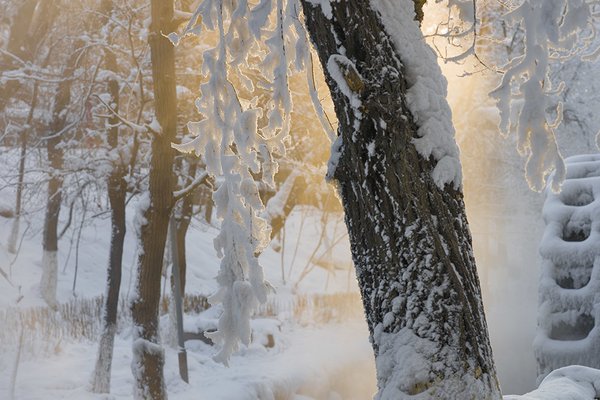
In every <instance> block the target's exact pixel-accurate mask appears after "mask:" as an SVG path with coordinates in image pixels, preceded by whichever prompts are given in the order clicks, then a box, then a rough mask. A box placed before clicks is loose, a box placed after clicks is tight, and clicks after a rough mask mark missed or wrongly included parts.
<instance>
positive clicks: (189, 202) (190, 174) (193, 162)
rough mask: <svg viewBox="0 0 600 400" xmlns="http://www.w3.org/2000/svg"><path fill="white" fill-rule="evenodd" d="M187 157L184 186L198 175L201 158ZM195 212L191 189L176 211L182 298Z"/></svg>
mask: <svg viewBox="0 0 600 400" xmlns="http://www.w3.org/2000/svg"><path fill="white" fill-rule="evenodd" d="M185 159H186V162H187V165H188V169H187V174H186V175H187V179H186V182H185V185H184V187H186V186H189V185H191V184H192V182H193V181H194V178H195V177H196V173H197V171H198V163H199V160H198V158H196V157H185ZM181 164H184V160H183V157H182V158H181ZM193 212H194V191H191V192H190V193H189V194H188V195H187V196H185V197H184V198H183V199H182V200H181V205H180V206H179V209H178V211H177V212H176V213H175V221H176V223H177V253H178V258H177V259H178V261H179V283H180V288H181V296H182V298H183V297H184V296H185V282H186V279H185V277H186V271H187V261H186V246H185V237H186V235H187V232H188V229H189V227H190V223H191V222H192V215H193ZM172 279H173V276H171V280H172ZM173 284H174V283H173V282H171V285H173Z"/></svg>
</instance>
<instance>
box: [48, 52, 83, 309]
mask: <svg viewBox="0 0 600 400" xmlns="http://www.w3.org/2000/svg"><path fill="white" fill-rule="evenodd" d="M80 45H81V42H78V43H76V45H75V48H78V47H79V46H80ZM79 56H80V53H79V51H77V50H74V51H73V52H72V53H71V55H70V56H69V59H68V61H67V66H66V68H65V69H64V71H63V77H64V78H65V79H64V80H63V81H61V82H60V83H59V84H58V87H57V89H56V97H55V99H54V103H53V108H52V122H51V123H50V128H49V129H48V131H47V132H46V137H45V141H46V153H47V156H48V164H49V175H50V176H49V180H48V200H47V202H46V215H45V219H44V232H43V239H42V247H43V251H44V253H43V256H42V278H41V280H40V292H41V295H42V298H43V299H44V300H45V301H46V303H48V305H49V306H50V307H56V285H57V280H58V216H59V213H60V206H61V204H62V185H63V164H64V148H63V141H62V138H63V136H64V135H65V134H66V130H67V129H68V126H67V114H68V112H67V107H68V106H69V104H70V102H71V86H72V82H73V79H71V78H72V77H73V74H74V72H75V66H76V63H77V60H78V58H79Z"/></svg>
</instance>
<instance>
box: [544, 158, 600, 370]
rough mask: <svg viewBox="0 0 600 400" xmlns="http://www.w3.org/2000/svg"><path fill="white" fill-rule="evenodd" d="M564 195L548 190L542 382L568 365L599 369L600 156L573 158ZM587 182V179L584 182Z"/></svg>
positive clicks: (569, 160) (545, 207)
mask: <svg viewBox="0 0 600 400" xmlns="http://www.w3.org/2000/svg"><path fill="white" fill-rule="evenodd" d="M565 161H566V165H567V170H566V172H567V174H566V180H565V181H564V183H563V186H562V191H561V193H560V194H558V193H554V192H552V191H551V190H548V191H547V198H546V202H545V204H544V210H543V215H544V220H545V221H546V230H545V233H544V238H543V239H542V242H541V243H540V254H541V256H542V260H543V261H542V268H541V269H542V274H541V279H540V284H539V318H538V321H539V326H538V332H537V336H536V340H535V342H534V351H535V356H536V359H537V362H538V381H541V380H542V379H543V378H544V377H545V376H546V375H548V373H550V372H551V371H553V370H556V369H558V368H560V367H565V366H568V365H585V366H588V367H594V368H600V359H599V358H598V353H597V351H596V349H597V348H598V346H600V336H599V335H598V334H597V333H596V331H597V329H596V327H597V321H598V319H599V318H600V306H599V305H598V299H597V296H598V295H597V293H598V291H599V289H600V281H599V280H598V274H597V267H598V256H599V255H600V248H599V247H598V242H597V240H595V239H594V236H595V232H594V231H595V229H594V228H593V226H594V225H595V224H596V223H597V221H596V219H597V215H598V212H597V210H598V205H597V202H596V201H595V200H596V196H597V193H599V191H600V174H599V172H598V171H599V168H600V155H598V154H587V155H581V156H574V157H570V158H568V159H566V160H565ZM582 178H583V179H582Z"/></svg>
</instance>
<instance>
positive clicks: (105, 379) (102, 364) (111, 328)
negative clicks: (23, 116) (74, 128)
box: [91, 0, 127, 393]
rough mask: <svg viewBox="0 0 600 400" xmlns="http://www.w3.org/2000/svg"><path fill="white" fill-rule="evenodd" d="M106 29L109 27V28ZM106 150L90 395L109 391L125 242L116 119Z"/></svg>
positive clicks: (114, 99)
mask: <svg viewBox="0 0 600 400" xmlns="http://www.w3.org/2000/svg"><path fill="white" fill-rule="evenodd" d="M112 8H113V1H112V0H103V1H102V8H101V11H102V13H103V14H104V15H106V16H107V18H106V20H105V21H104V22H105V23H106V24H108V16H110V15H111V13H112ZM109 29H110V28H109ZM104 63H105V67H106V69H107V70H108V71H111V72H114V73H116V72H117V69H118V68H117V58H116V55H115V53H113V52H112V51H110V50H105V52H104ZM108 94H109V95H110V102H109V104H110V105H111V107H112V108H113V110H114V111H115V112H119V82H118V81H117V79H116V75H113V76H112V78H111V79H110V80H109V81H108ZM108 126H109V129H108V137H107V144H108V151H109V154H110V157H109V158H110V159H111V161H112V170H111V172H110V175H109V177H108V185H107V189H108V198H109V201H110V207H111V228H112V229H111V237H110V254H109V259H108V269H107V272H106V275H107V276H106V292H105V297H104V314H103V321H102V322H103V329H102V334H101V336H100V343H99V345H98V355H97V358H96V366H95V368H94V375H93V376H92V384H91V389H92V391H93V392H94V393H109V392H110V374H111V366H112V358H113V347H114V341H115V333H116V330H117V311H118V307H119V289H120V287H121V270H122V262H123V244H124V241H125V230H126V225H125V196H126V194H127V183H126V182H125V174H126V168H125V165H124V162H123V160H121V159H120V157H119V152H118V150H119V120H118V118H117V117H116V116H113V117H112V118H109V120H108Z"/></svg>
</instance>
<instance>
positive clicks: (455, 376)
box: [302, 0, 501, 400]
mask: <svg viewBox="0 0 600 400" xmlns="http://www.w3.org/2000/svg"><path fill="white" fill-rule="evenodd" d="M302 3H303V8H304V14H305V16H306V24H307V28H308V31H309V33H310V36H311V39H312V41H313V44H314V46H315V47H316V49H317V52H318V54H319V58H320V60H321V64H322V65H323V69H324V71H325V75H326V81H327V84H328V86H329V88H330V90H331V94H332V97H333V101H334V104H335V110H336V114H337V117H338V120H339V128H338V134H339V138H338V140H337V141H336V143H335V144H334V146H333V150H332V151H333V152H334V154H333V156H332V162H331V163H330V171H329V175H330V177H332V178H334V179H335V180H336V181H337V183H338V185H339V193H340V196H341V198H342V202H343V205H344V208H345V212H346V223H347V226H348V231H349V234H350V243H351V247H352V254H353V260H354V264H355V267H356V272H357V278H358V281H359V286H360V290H361V293H362V298H363V304H364V307H365V314H366V318H367V323H368V326H369V330H370V334H371V341H372V345H373V349H374V352H375V359H376V365H377V375H378V376H377V378H378V387H379V393H378V394H377V396H376V398H377V399H381V400H384V399H385V400H392V399H393V400H398V399H405V398H419V399H499V398H500V397H501V395H500V389H499V385H498V382H497V379H496V371H495V367H494V363H493V360H492V351H491V347H490V343H489V338H488V333H487V326H486V321H485V317H484V313H483V306H482V301H481V293H480V288H479V280H478V278H477V272H476V268H475V262H474V259H473V254H472V250H471V236H470V232H469V228H468V225H467V220H466V216H465V210H464V203H463V195H462V192H461V189H460V183H459V182H457V181H459V178H457V176H459V175H460V172H459V171H457V170H456V168H457V166H456V165H454V166H453V164H452V162H453V161H452V160H451V159H449V158H446V157H445V156H446V155H450V156H451V157H453V158H454V159H455V158H456V156H457V153H456V152H454V150H451V149H452V146H453V145H454V143H451V144H448V143H449V142H447V141H446V142H444V143H443V144H440V143H441V142H436V143H434V142H435V141H436V140H438V139H439V136H436V135H438V134H439V133H438V132H437V131H441V130H443V129H444V128H445V127H444V126H442V125H440V124H438V122H439V121H437V120H435V118H438V117H439V115H444V114H445V113H446V109H447V104H446V103H445V100H444V99H443V96H444V95H445V90H446V89H445V86H444V85H441V86H442V87H440V86H439V85H438V86H436V85H437V84H438V83H439V82H443V83H444V84H445V81H444V80H443V79H442V78H441V72H440V71H439V68H438V67H437V65H436V64H435V58H433V57H429V56H430V54H426V53H422V52H423V51H424V50H423V49H422V48H423V46H426V45H425V44H424V42H423V39H422V35H420V32H419V31H418V27H417V23H416V22H415V21H414V20H413V19H414V8H413V7H414V5H413V2H412V1H410V0H396V1H386V0H372V1H368V0H347V1H343V2H328V1H327V2H323V1H322V2H315V1H308V0H304V1H303V2H302ZM376 9H377V10H378V11H376ZM382 15H383V16H382ZM390 21H392V22H393V23H392V24H390V23H389V22H390ZM392 26H395V28H394V29H396V31H393V32H392V31H391V27H392ZM415 32H416V33H415ZM398 38H401V39H402V38H404V39H406V40H404V41H402V40H398ZM425 51H426V52H427V51H429V49H427V50H425ZM422 54H425V55H426V56H427V57H424V58H423V57H422ZM411 57H412V58H411ZM415 57H417V59H415ZM420 78H424V79H421V80H419V79H420ZM419 85H421V86H420V87H419ZM430 86H432V87H433V92H427V89H428V88H429V87H430ZM423 88H425V89H423ZM437 95H439V97H436V96H437ZM440 98H441V100H440ZM419 102H421V103H419ZM428 113H429V114H428ZM447 114H449V112H448V113H447ZM428 115H432V116H433V119H428V118H427V116H428ZM428 123H432V124H433V125H430V129H431V130H432V131H431V133H428V131H424V130H423V129H425V128H424V127H425V126H426V125H427V124H428ZM430 135H431V136H430ZM444 140H450V141H452V140H453V139H452V137H450V138H449V139H448V138H446V139H444ZM423 145H425V147H427V145H430V146H431V147H432V149H430V150H429V152H427V150H424V149H423ZM447 149H450V151H448V150H447ZM427 154H429V155H427ZM424 155H425V156H424ZM444 160H445V161H444ZM452 183H454V185H453V184H452ZM415 395H418V397H413V396H415Z"/></svg>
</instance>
